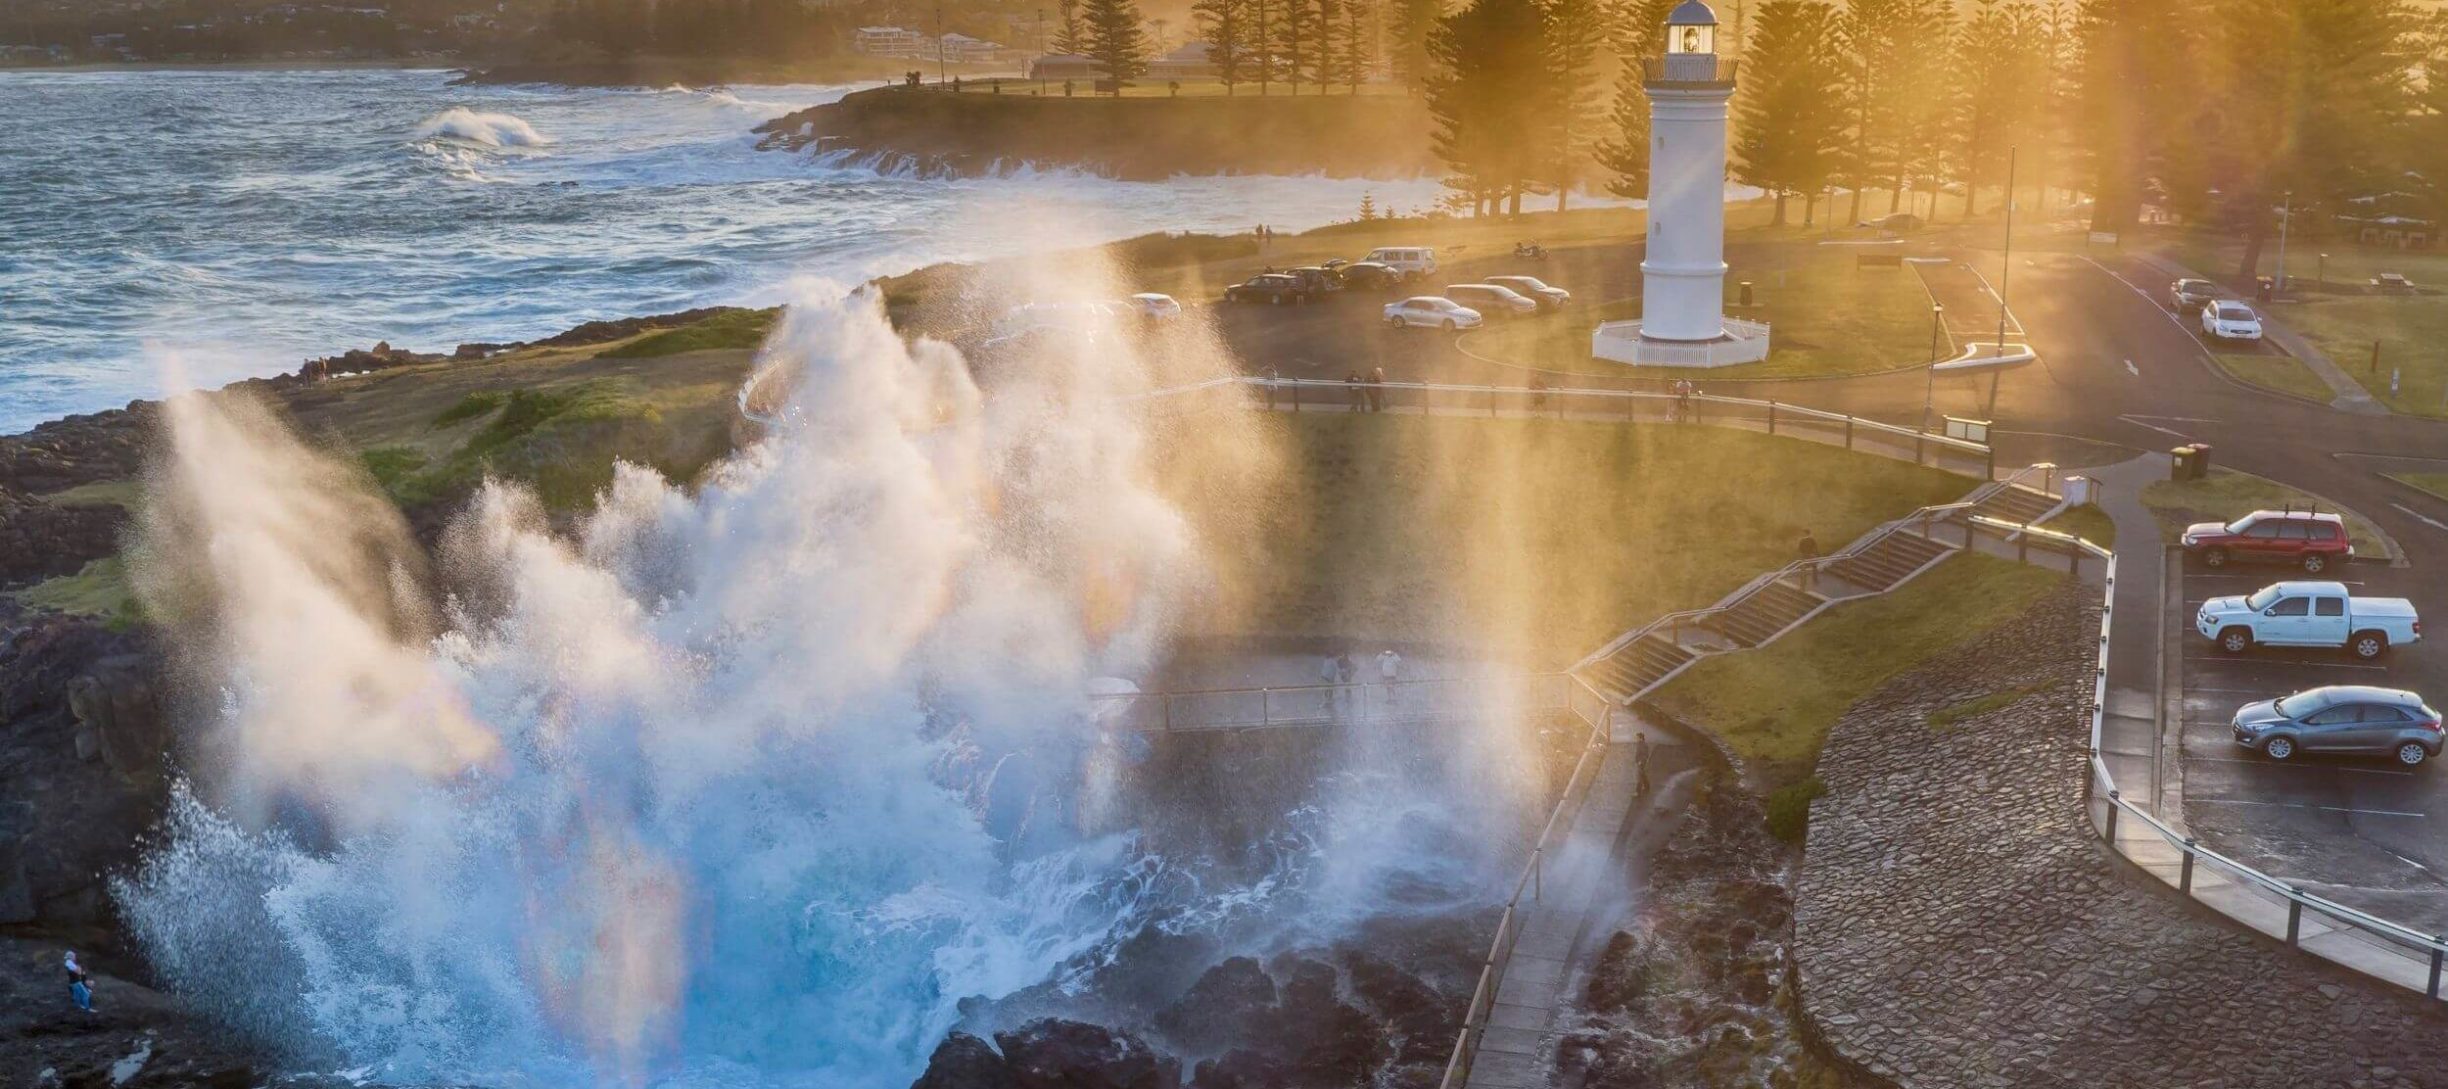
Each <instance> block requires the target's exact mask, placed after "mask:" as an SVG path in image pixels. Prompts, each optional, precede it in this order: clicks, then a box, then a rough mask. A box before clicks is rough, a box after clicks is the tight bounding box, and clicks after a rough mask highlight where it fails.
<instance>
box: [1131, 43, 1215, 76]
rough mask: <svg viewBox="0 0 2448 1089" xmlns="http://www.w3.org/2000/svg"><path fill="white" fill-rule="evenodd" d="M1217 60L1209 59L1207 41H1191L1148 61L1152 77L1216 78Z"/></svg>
mask: <svg viewBox="0 0 2448 1089" xmlns="http://www.w3.org/2000/svg"><path fill="white" fill-rule="evenodd" d="M1216 74H1217V73H1216V66H1215V62H1214V61H1211V60H1208V59H1207V43H1206V42H1191V43H1189V44H1187V45H1184V46H1182V47H1181V48H1179V49H1176V50H1174V51H1172V52H1170V53H1167V54H1165V55H1164V56H1161V57H1158V58H1156V59H1155V60H1153V61H1150V62H1148V78H1150V79H1214V78H1216Z"/></svg>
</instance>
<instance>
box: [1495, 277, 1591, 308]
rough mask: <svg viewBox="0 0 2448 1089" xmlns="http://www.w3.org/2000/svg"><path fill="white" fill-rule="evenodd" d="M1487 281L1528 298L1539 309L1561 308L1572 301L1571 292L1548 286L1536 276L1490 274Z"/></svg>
mask: <svg viewBox="0 0 2448 1089" xmlns="http://www.w3.org/2000/svg"><path fill="white" fill-rule="evenodd" d="M1487 282H1489V283H1491V284H1495V285H1496V286H1498V287H1501V288H1504V289H1506V290H1508V291H1511V292H1513V293H1514V294H1516V295H1520V296H1522V297H1523V298H1526V299H1529V300H1530V301H1532V302H1535V303H1537V304H1538V305H1539V309H1541V310H1562V309H1564V304H1565V303H1568V302H1571V301H1572V292H1570V291H1566V290H1564V289H1563V288H1560V287H1554V286H1550V285H1549V284H1548V283H1547V282H1546V281H1544V280H1541V279H1539V278H1538V277H1536V276H1490V277H1488V278H1487Z"/></svg>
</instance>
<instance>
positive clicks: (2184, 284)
mask: <svg viewBox="0 0 2448 1089" xmlns="http://www.w3.org/2000/svg"><path fill="white" fill-rule="evenodd" d="M2176 286H2177V287H2178V288H2179V289H2181V290H2185V291H2208V290H2210V281H2208V280H2183V281H2179V282H2178V283H2177V284H2176Z"/></svg>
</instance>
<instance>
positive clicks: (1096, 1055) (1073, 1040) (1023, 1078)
mask: <svg viewBox="0 0 2448 1089" xmlns="http://www.w3.org/2000/svg"><path fill="white" fill-rule="evenodd" d="M995 1046H997V1047H998V1048H1000V1049H1001V1050H1002V1052H1003V1065H1004V1068H1005V1069H1006V1070H1008V1071H1009V1072H1010V1073H1011V1075H1012V1084H1013V1085H1014V1086H1016V1087H1017V1089H1175V1087H1176V1086H1179V1085H1180V1084H1181V1064H1180V1063H1178V1062H1176V1061H1175V1060H1173V1059H1172V1058H1170V1057H1168V1056H1164V1055H1159V1054H1157V1052H1156V1050H1155V1049H1154V1048H1151V1047H1149V1046H1148V1045H1147V1043H1146V1042H1145V1041H1143V1040H1141V1039H1139V1038H1138V1037H1136V1036H1133V1035H1131V1034H1130V1033H1127V1032H1121V1031H1117V1030H1114V1029H1109V1028H1106V1027H1104V1026H1102V1025H1091V1024H1087V1023H1085V1022H1081V1021H1065V1020H1061V1019H1058V1018H1051V1017H1049V1018H1046V1019H1044V1020H1040V1021H1032V1022H1030V1023H1029V1024H1027V1025H1024V1026H1022V1027H1021V1028H1020V1029H1018V1030H1017V1031H1013V1032H998V1033H996V1034H995Z"/></svg>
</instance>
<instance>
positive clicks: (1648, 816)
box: [1466, 711, 1699, 1089]
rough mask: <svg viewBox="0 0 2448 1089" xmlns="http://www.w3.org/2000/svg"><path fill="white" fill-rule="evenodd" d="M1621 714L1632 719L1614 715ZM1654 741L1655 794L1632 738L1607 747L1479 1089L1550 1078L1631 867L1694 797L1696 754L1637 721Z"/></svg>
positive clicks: (1525, 933) (1480, 1064) (1510, 970)
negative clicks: (1639, 774) (1644, 783)
mask: <svg viewBox="0 0 2448 1089" xmlns="http://www.w3.org/2000/svg"><path fill="white" fill-rule="evenodd" d="M1617 716H1618V719H1619V720H1622V719H1628V718H1630V717H1631V715H1630V713H1629V712H1623V711H1619V712H1617ZM1631 728H1632V729H1636V730H1639V731H1641V733H1643V734H1644V735H1645V736H1646V737H1647V738H1648V742H1649V787H1650V790H1649V794H1648V796H1647V797H1645V798H1644V797H1640V796H1637V795H1636V794H1635V792H1634V787H1635V786H1636V773H1635V769H1634V761H1633V755H1632V754H1633V745H1632V743H1630V742H1629V741H1618V742H1617V743H1615V744H1612V745H1609V746H1607V751H1606V756H1605V760H1606V762H1605V764H1603V765H1602V766H1601V767H1600V768H1599V769H1598V775H1597V777H1596V778H1595V779H1593V780H1592V781H1591V783H1590V792H1589V797H1588V798H1587V799H1586V800H1585V801H1583V803H1582V805H1581V810H1580V813H1579V814H1578V815H1577V816H1575V817H1574V819H1573V826H1572V832H1571V833H1570V834H1569V835H1568V836H1566V837H1565V841H1564V847H1563V849H1562V850H1560V851H1558V852H1557V853H1556V856H1555V859H1554V861H1553V862H1551V863H1549V864H1548V865H1547V866H1546V867H1545V873H1544V874H1543V875H1542V877H1541V881H1540V894H1539V896H1538V898H1537V900H1535V901H1532V902H1526V904H1525V910H1524V913H1523V914H1524V920H1523V923H1522V931H1521V937H1520V938H1519V939H1518V940H1516V941H1515V943H1514V945H1513V958H1512V960H1511V962H1510V963H1509V964H1508V965H1507V967H1506V968H1505V973H1504V981H1503V982H1502V984H1500V985H1499V986H1498V987H1497V988H1496V1005H1495V1008H1494V1010H1493V1011H1491V1012H1490V1013H1489V1015H1488V1029H1487V1031H1486V1033H1484V1034H1483V1035H1482V1036H1481V1037H1480V1039H1479V1051H1478V1055H1477V1058H1476V1059H1474V1060H1473V1061H1472V1063H1471V1070H1470V1080H1469V1081H1468V1082H1467V1083H1466V1084H1468V1085H1469V1086H1471V1087H1472V1089H1533V1087H1543V1086H1545V1085H1546V1084H1547V1083H1548V1080H1549V1076H1550V1074H1551V1073H1552V1072H1553V1070H1554V1067H1555V1039H1556V1033H1557V1031H1558V1029H1559V1028H1560V1027H1561V1024H1562V1021H1563V1018H1562V1016H1561V1014H1562V1012H1563V1011H1565V1010H1567V1009H1569V1008H1571V1007H1572V1006H1573V1005H1574V1004H1575V1002H1576V1000H1577V999H1578V998H1579V996H1580V993H1581V991H1582V989H1583V986H1584V983H1583V981H1582V973H1583V972H1585V971H1586V970H1587V969H1588V967H1589V962H1590V961H1591V960H1592V959H1593V958H1594V956H1595V954H1596V952H1597V950H1596V949H1595V948H1593V947H1591V943H1592V942H1595V941H1599V940H1602V939H1603V938H1604V937H1605V931H1604V929H1603V924H1604V923H1605V922H1606V921H1608V920H1613V919H1618V918H1621V917H1622V916H1623V914H1624V913H1625V912H1626V911H1628V910H1629V908H1630V903H1631V900H1632V893H1633V888H1634V885H1635V882H1634V880H1633V869H1634V867H1636V866H1637V865H1638V860H1639V859H1641V858H1645V857H1646V856H1647V854H1648V852H1649V851H1651V850H1653V849H1655V847H1656V845H1657V844H1658V843H1659V842H1662V841H1663V840H1664V838H1665V837H1666V836H1667V835H1668V834H1670V833H1671V831H1672V829H1673V827H1674V825H1675V824H1676V823H1678V820H1677V818H1679V817H1680V816H1681V814H1682V812H1683V810H1684V809H1685V807H1686V806H1687V804H1688V803H1689V801H1690V791H1691V784H1692V782H1693V780H1694V777H1693V775H1692V771H1693V769H1694V768H1696V767H1697V766H1698V765H1699V759H1698V757H1699V754H1698V753H1697V752H1695V751H1693V749H1692V748H1691V743H1689V742H1686V741H1683V740H1681V739H1679V738H1677V737H1676V736H1675V735H1674V734H1672V733H1669V732H1667V731H1664V730H1660V729H1655V728H1651V727H1646V726H1642V725H1639V724H1638V723H1637V722H1635V723H1634V724H1633V726H1632V727H1631Z"/></svg>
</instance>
